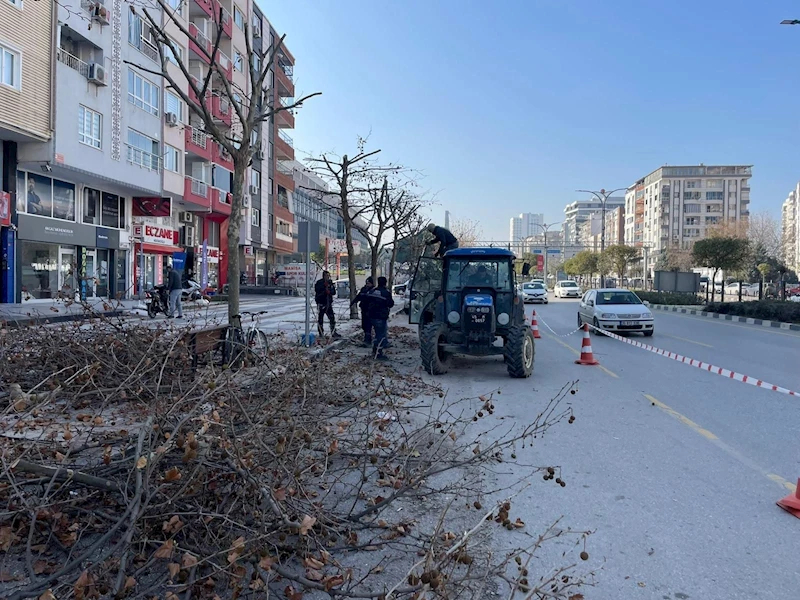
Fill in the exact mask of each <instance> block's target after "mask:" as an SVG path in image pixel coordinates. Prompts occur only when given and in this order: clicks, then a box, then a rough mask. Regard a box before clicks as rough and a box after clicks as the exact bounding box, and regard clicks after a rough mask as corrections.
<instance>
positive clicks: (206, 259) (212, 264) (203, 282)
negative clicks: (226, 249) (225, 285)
mask: <svg viewBox="0 0 800 600" xmlns="http://www.w3.org/2000/svg"><path fill="white" fill-rule="evenodd" d="M221 255H222V252H221V251H220V249H219V248H218V247H216V246H209V245H208V244H205V245H203V246H200V247H199V248H197V249H196V251H195V256H196V257H197V270H196V272H195V277H196V278H197V282H198V283H199V284H200V286H201V287H202V289H203V292H208V291H216V290H218V289H219V260H220V257H221Z"/></svg>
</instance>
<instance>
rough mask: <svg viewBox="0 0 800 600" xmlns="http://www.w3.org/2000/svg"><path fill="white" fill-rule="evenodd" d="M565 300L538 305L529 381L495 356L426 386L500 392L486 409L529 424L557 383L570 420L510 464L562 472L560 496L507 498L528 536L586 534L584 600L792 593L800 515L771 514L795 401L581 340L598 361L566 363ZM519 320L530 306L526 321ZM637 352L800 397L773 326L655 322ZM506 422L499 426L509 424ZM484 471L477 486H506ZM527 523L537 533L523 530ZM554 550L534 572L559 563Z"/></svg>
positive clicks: (798, 416) (532, 491) (795, 344)
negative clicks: (701, 365)
mask: <svg viewBox="0 0 800 600" xmlns="http://www.w3.org/2000/svg"><path fill="white" fill-rule="evenodd" d="M576 310H577V302H576V301H574V300H556V301H554V300H552V299H551V303H550V304H549V305H548V306H538V305H537V306H536V311H537V314H538V315H539V317H540V322H539V327H540V330H541V331H542V335H543V339H541V340H537V344H536V361H535V368H534V374H533V377H532V378H531V379H528V380H513V379H510V378H509V377H508V376H507V374H506V370H505V367H504V365H503V363H502V359H500V358H484V359H472V358H459V359H456V360H455V362H454V366H453V368H452V369H451V371H450V373H449V374H447V375H445V376H443V377H438V378H436V382H437V383H439V384H441V385H443V386H444V387H445V388H448V389H449V393H450V394H451V395H452V394H455V395H456V396H457V397H468V396H477V395H479V394H484V393H486V392H490V391H492V390H493V389H501V390H502V395H501V396H498V397H496V401H495V405H496V407H497V410H496V416H497V417H504V418H505V419H514V420H516V421H526V420H531V419H532V418H533V417H534V416H535V415H536V414H537V413H538V412H539V411H540V410H541V409H542V408H544V406H545V404H546V402H547V400H548V399H549V398H551V397H553V396H555V394H556V393H557V392H558V390H560V389H561V388H562V386H563V385H564V384H566V383H567V382H569V381H573V380H579V384H578V387H579V392H578V394H577V395H576V396H572V397H571V400H572V404H573V406H574V408H575V414H576V417H577V419H576V422H575V423H574V424H572V425H566V424H565V425H563V426H558V427H557V428H555V429H553V430H552V431H551V432H550V433H548V435H547V436H545V437H544V438H543V439H540V440H537V441H536V444H535V445H534V447H533V449H532V450H531V449H526V450H520V451H518V454H520V456H519V460H520V461H530V462H535V463H536V464H541V465H561V467H562V477H563V478H564V480H565V481H566V483H567V486H566V487H565V488H561V487H559V486H555V485H552V483H545V482H543V481H541V478H537V479H536V480H535V481H533V482H531V483H532V485H531V487H530V488H529V489H528V490H526V491H525V492H524V493H523V495H522V496H521V497H520V498H519V499H518V500H517V501H516V512H521V516H522V518H523V519H524V520H525V521H526V522H527V523H528V524H529V526H528V527H529V532H530V533H532V534H534V533H536V532H537V531H539V530H540V529H541V528H542V527H543V526H545V525H546V524H549V523H551V522H552V521H554V520H555V519H557V518H558V517H560V516H561V515H564V520H563V522H562V524H561V525H562V526H563V527H567V526H569V527H572V528H576V529H577V528H581V529H583V528H585V529H593V530H595V532H596V533H595V534H594V535H593V536H592V537H591V538H590V541H589V544H588V547H587V550H588V551H589V553H590V560H589V561H588V563H586V564H585V566H586V567H588V568H596V569H599V571H598V572H597V575H596V587H595V588H593V589H587V590H585V591H584V592H583V593H584V594H585V597H586V598H593V599H608V600H617V599H621V598H648V599H649V598H653V599H658V600H661V599H672V598H675V599H682V600H685V599H687V598H698V599H699V598H702V599H707V598H708V599H716V598H719V599H726V600H729V599H742V600H744V599H748V600H749V599H752V598H764V599H780V598H784V597H791V596H794V595H796V593H797V589H798V585H800V560H798V556H800V554H799V553H800V520H798V519H795V518H794V517H792V516H790V515H789V514H788V513H786V512H784V511H783V510H781V509H780V508H778V507H777V506H775V502H776V500H778V499H779V498H781V497H782V496H784V495H786V494H788V493H789V488H790V487H792V484H793V483H796V480H797V478H798V477H800V443H798V442H800V428H798V423H800V404H798V400H797V399H796V398H792V397H790V396H786V395H782V394H778V393H775V392H771V391H768V390H764V389H759V388H754V387H752V386H748V385H746V384H742V383H740V382H736V381H732V380H729V379H725V378H723V377H720V376H718V375H714V374H710V373H707V372H703V371H700V370H699V369H696V368H692V367H689V366H686V365H682V364H680V363H677V362H675V361H672V360H669V359H667V358H663V357H660V356H657V355H655V354H652V353H650V352H646V351H644V350H641V349H637V348H634V347H632V346H629V345H627V344H624V343H621V342H619V341H616V340H613V339H610V338H607V337H599V336H592V337H593V339H592V346H593V348H594V352H595V356H596V357H597V358H598V359H599V360H600V362H601V365H602V368H598V367H585V366H579V365H575V364H574V360H575V358H576V355H577V353H578V349H579V348H580V337H579V335H578V334H576V335H573V336H571V337H568V338H565V339H561V338H557V337H556V336H554V335H553V334H551V333H549V332H548V331H547V329H546V328H544V327H542V321H544V322H546V323H547V324H548V325H550V327H552V328H553V329H554V330H556V331H557V332H559V333H568V332H569V331H571V330H573V329H575V327H576V320H577V319H576ZM531 311H532V308H531V307H528V308H527V312H528V314H530V312H531ZM655 322H656V332H655V336H654V337H653V338H650V339H648V340H647V343H650V344H653V345H655V346H658V347H660V348H664V349H667V350H671V351H674V352H680V353H681V354H685V355H688V356H690V357H693V358H697V359H700V360H704V361H709V362H712V363H713V364H715V365H719V366H721V367H725V368H728V369H732V370H736V371H739V372H742V373H745V374H747V375H751V376H756V377H759V378H763V379H765V380H768V381H770V382H771V383H775V384H777V385H781V386H785V387H788V388H790V389H794V390H800V372H799V371H798V369H797V368H796V366H795V365H796V360H797V359H796V357H797V356H798V355H800V335H798V334H797V333H795V332H790V331H784V330H773V329H764V328H760V327H757V326H752V325H746V324H735V323H727V322H719V321H716V320H711V319H703V318H699V317H691V316H679V315H674V314H664V313H656V314H655ZM506 422H508V421H506ZM512 479H513V476H512V475H503V474H500V475H497V476H496V478H495V481H492V482H487V488H492V487H494V486H495V485H500V484H508V483H509V482H510V481H512ZM534 527H536V528H537V529H534ZM566 549H568V547H567V546H565V545H563V544H561V543H559V542H558V541H556V542H555V543H554V544H552V545H551V546H550V547H549V549H547V550H545V551H544V553H543V554H542V558H543V560H542V561H541V564H542V565H547V564H548V561H552V562H553V564H555V563H556V562H558V561H559V560H560V553H561V552H562V551H563V550H566Z"/></svg>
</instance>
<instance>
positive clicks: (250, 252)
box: [239, 246, 270, 287]
mask: <svg viewBox="0 0 800 600" xmlns="http://www.w3.org/2000/svg"><path fill="white" fill-rule="evenodd" d="M239 261H240V264H241V270H242V271H243V272H244V279H243V283H244V285H255V286H258V287H262V286H265V285H269V283H270V281H269V278H268V273H267V251H266V250H265V249H262V248H256V247H255V246H242V254H241V256H240V257H239Z"/></svg>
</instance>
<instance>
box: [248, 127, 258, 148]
mask: <svg viewBox="0 0 800 600" xmlns="http://www.w3.org/2000/svg"><path fill="white" fill-rule="evenodd" d="M250 145H251V146H258V129H253V131H251V132H250Z"/></svg>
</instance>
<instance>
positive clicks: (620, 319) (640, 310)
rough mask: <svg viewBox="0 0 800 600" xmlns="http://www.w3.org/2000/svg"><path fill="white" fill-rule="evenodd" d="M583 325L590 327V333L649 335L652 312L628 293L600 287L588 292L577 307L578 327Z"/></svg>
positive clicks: (651, 328)
mask: <svg viewBox="0 0 800 600" xmlns="http://www.w3.org/2000/svg"><path fill="white" fill-rule="evenodd" d="M584 323H589V324H590V325H592V326H594V328H595V329H593V331H594V332H595V333H598V330H605V331H614V332H617V333H623V332H624V333H631V332H638V333H642V334H644V335H645V336H648V337H649V336H651V335H653V332H654V331H655V330H654V328H653V313H651V312H650V309H649V308H648V307H647V306H645V305H644V304H643V303H642V301H641V300H640V299H639V296H637V295H636V294H634V293H633V292H631V291H629V290H623V289H619V288H603V289H599V290H589V291H588V292H586V293H585V294H584V295H583V298H581V303H580V305H579V307H578V327H582V326H583V324H584Z"/></svg>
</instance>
